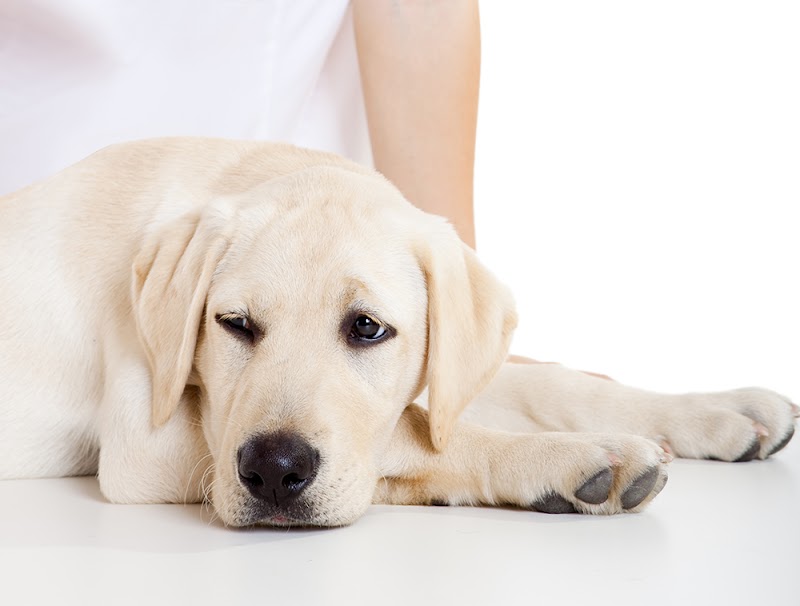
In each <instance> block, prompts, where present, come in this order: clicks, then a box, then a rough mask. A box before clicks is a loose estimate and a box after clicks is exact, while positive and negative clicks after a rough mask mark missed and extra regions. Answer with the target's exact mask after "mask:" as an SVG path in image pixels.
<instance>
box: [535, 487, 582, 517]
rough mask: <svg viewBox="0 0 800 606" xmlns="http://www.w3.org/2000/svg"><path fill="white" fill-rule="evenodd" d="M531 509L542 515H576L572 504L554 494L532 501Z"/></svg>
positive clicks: (576, 511)
mask: <svg viewBox="0 0 800 606" xmlns="http://www.w3.org/2000/svg"><path fill="white" fill-rule="evenodd" d="M531 508H532V509H533V510H534V511H540V512H542V513H578V510H577V509H575V506H574V505H573V504H572V503H570V502H569V501H567V500H566V499H565V498H564V497H562V496H561V495H558V494H556V493H554V492H551V493H550V494H547V495H545V496H544V497H542V498H541V499H539V500H538V501H534V502H533V504H532V505H531Z"/></svg>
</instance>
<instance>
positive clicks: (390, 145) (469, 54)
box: [353, 0, 480, 248]
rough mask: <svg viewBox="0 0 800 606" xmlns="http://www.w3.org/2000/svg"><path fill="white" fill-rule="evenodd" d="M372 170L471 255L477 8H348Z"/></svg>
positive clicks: (367, 4)
mask: <svg viewBox="0 0 800 606" xmlns="http://www.w3.org/2000/svg"><path fill="white" fill-rule="evenodd" d="M353 19H354V25H355V36H356V44H357V47H358V60H359V66H360V70H361V79H362V85H363V88H364V101H365V104H366V110H367V120H368V122H369V132H370V139H371V142H372V153H373V158H374V161H375V168H377V169H378V170H379V171H380V172H381V173H383V174H384V175H385V176H386V177H387V178H388V179H389V180H390V181H392V182H393V183H394V184H395V185H396V186H397V187H398V188H399V189H400V191H402V192H403V194H404V195H405V196H406V197H407V198H408V199H409V200H410V201H411V202H413V203H414V204H415V205H417V206H418V207H419V208H421V209H422V210H424V211H427V212H430V213H434V214H437V215H442V216H445V217H447V218H448V219H450V221H451V222H452V223H453V225H454V226H455V228H456V231H457V232H458V234H459V236H461V239H462V240H464V242H466V243H467V244H469V245H470V246H472V247H473V248H474V247H475V224H474V217H473V193H472V188H473V167H474V162H475V129H476V123H477V115H478V85H479V79H480V25H479V19H478V2H477V0H440V1H438V2H436V1H434V2H431V1H430V0H428V1H425V0H419V1H414V0H405V1H403V2H397V1H396V0H354V2H353Z"/></svg>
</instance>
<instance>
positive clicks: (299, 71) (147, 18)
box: [0, 0, 371, 194]
mask: <svg viewBox="0 0 800 606" xmlns="http://www.w3.org/2000/svg"><path fill="white" fill-rule="evenodd" d="M166 135H206V136H218V137H232V138H246V139H263V140H271V141H288V142H291V143H295V144H298V145H304V146H307V147H314V148H318V149H324V150H329V151H333V152H337V153H340V154H343V155H345V156H348V157H350V158H352V159H354V160H356V161H360V162H364V163H370V162H371V157H370V149H369V138H368V132H367V125H366V118H365V112H364V105H363V98H362V92H361V83H360V79H359V73H358V60H357V56H356V49H355V43H354V37H353V27H352V19H351V16H350V11H349V7H348V0H166V1H165V0H2V2H0V194H3V193H8V192H10V191H13V190H15V189H18V188H20V187H22V186H24V185H27V184H29V183H31V182H34V181H37V180H39V179H42V178H44V177H47V176H49V175H51V174H53V173H55V172H57V171H58V170H60V169H62V168H64V167H66V166H68V165H70V164H72V163H74V162H76V161H78V160H80V159H81V158H83V157H85V156H87V155H89V154H90V153H92V152H93V151H95V150H97V149H100V148H102V147H104V146H106V145H109V144H111V143H115V142H118V141H125V140H130V139H140V138H145V137H158V136H166Z"/></svg>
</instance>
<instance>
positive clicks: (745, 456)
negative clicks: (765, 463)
mask: <svg viewBox="0 0 800 606" xmlns="http://www.w3.org/2000/svg"><path fill="white" fill-rule="evenodd" d="M760 451H761V440H759V439H758V436H756V437H755V439H753V441H752V442H751V443H750V446H748V447H747V450H745V451H744V452H743V453H742V454H741V455H739V458H738V459H734V461H733V462H734V463H746V462H747V461H752V460H753V459H755V458H756V457H757V456H758V453H759V452H760Z"/></svg>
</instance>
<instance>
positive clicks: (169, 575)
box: [0, 0, 800, 606]
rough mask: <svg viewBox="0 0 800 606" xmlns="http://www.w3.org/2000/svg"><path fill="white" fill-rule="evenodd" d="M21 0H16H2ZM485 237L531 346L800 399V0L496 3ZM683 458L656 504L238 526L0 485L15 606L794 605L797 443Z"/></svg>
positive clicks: (70, 492) (685, 381) (664, 384)
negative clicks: (626, 511)
mask: <svg viewBox="0 0 800 606" xmlns="http://www.w3.org/2000/svg"><path fill="white" fill-rule="evenodd" d="M0 1H2V0H0ZM482 12H483V32H484V51H483V57H484V60H483V91H482V100H481V114H480V127H479V131H480V132H479V159H478V165H477V170H478V174H477V178H478V180H477V203H478V208H477V211H478V229H479V233H478V248H479V251H480V253H481V255H482V257H483V258H484V260H485V261H486V263H487V264H489V265H490V266H491V267H492V268H494V269H495V271H497V272H498V273H499V274H500V275H501V276H502V277H503V278H504V279H505V280H506V281H507V282H509V283H510V284H511V286H512V287H513V289H514V290H515V292H516V294H517V299H518V303H519V307H520V311H521V318H522V321H521V325H520V329H519V332H518V334H517V338H516V342H515V347H514V349H515V351H517V352H520V353H525V354H529V355H533V356H537V357H540V358H542V359H554V360H558V361H561V362H564V363H567V364H570V365H573V366H577V367H581V368H586V369H590V370H598V371H604V372H607V373H609V374H611V375H612V376H614V377H615V378H617V379H620V380H623V381H626V382H629V383H633V384H636V385H641V386H645V387H651V388H654V389H664V390H671V391H681V390H695V389H696V390H700V389H717V388H725V387H732V386H737V385H746V384H761V385H764V386H769V387H772V388H773V389H777V390H779V391H783V392H786V393H788V394H790V395H794V397H795V398H800V377H799V376H798V362H799V361H800V339H798V337H800V324H799V322H798V318H797V307H798V302H800V296H799V295H800V285H799V284H798V282H800V278H798V272H797V258H798V255H797V248H798V245H797V242H796V237H797V233H798V225H799V224H800V220H798V219H797V218H796V217H795V216H794V215H795V212H796V211H797V208H798V202H800V157H798V155H799V154H800V123H799V122H798V120H800V118H799V117H798V116H800V88H799V87H800V33H798V32H800V3H798V2H797V1H796V0H794V1H792V2H770V1H764V0H761V1H758V2H756V1H755V0H753V1H751V2H736V1H733V0H729V1H727V2H717V1H711V0H694V1H692V2H684V1H673V2H660V3H655V2H647V1H645V0H640V1H639V2H614V1H610V0H600V1H597V0H595V1H594V2H568V1H563V0H555V1H553V2H547V3H545V2H525V1H522V0H518V1H517V0H515V1H512V0H484V2H483V6H482ZM798 440H800V438H796V439H795V443H792V444H790V445H789V446H788V447H787V448H786V450H785V451H783V452H781V453H779V454H778V455H777V456H775V457H772V458H771V459H770V460H768V461H764V462H751V463H744V464H735V465H734V464H725V463H717V462H713V461H676V462H675V463H673V464H672V465H671V470H670V481H669V484H668V485H667V487H666V489H665V490H664V491H663V492H662V493H661V494H660V495H659V496H658V498H657V499H656V500H655V501H654V502H653V504H652V505H651V506H650V507H648V509H647V510H646V511H645V512H644V513H642V514H638V515H620V516H613V517H599V516H597V517H593V516H577V515H567V516H548V515H545V514H536V513H531V512H524V511H517V510H511V509H481V508H446V507H427V508H415V507H408V508H404V507H381V506H375V507H372V508H370V510H369V511H368V512H367V514H366V515H365V516H364V517H363V518H362V519H361V520H359V521H358V522H357V523H356V524H354V525H353V526H351V527H348V528H344V529H337V530H330V531H302V530H295V531H291V532H286V531H284V530H272V529H255V530H240V531H236V530H231V529H225V528H222V527H221V526H220V525H218V524H213V523H210V522H209V519H208V516H207V515H203V514H202V511H201V508H200V506H185V507H184V506H175V505H139V506H136V505H132V506H122V505H111V504H109V503H108V502H106V501H105V499H103V497H102V496H101V495H100V493H99V491H98V488H97V483H96V481H95V480H94V479H92V478H83V479H62V480H30V481H25V480H20V481H9V482H2V483H0V513H1V514H2V515H0V570H2V571H3V574H2V575H0V576H1V577H2V582H0V603H2V604H40V603H54V602H57V603H60V604H68V603H75V604H136V605H140V604H162V603H163V604H183V603H192V604H244V603H288V602H290V601H291V603H293V604H298V605H306V604H349V605H352V604H381V605H386V604H404V605H407V604H414V605H416V604H420V605H423V604H437V605H446V604H455V603H458V604H462V605H464V604H481V605H483V604H534V603H540V604H550V603H558V604H565V605H570V604H586V603H591V604H609V605H611V604H613V605H614V606H626V605H628V604H631V605H633V604H636V605H639V604H649V605H653V606H656V605H658V606H672V605H674V604H688V605H694V604H726V605H727V606H734V605H737V606H738V605H740V604H741V605H746V606H753V605H754V604H762V603H763V604H769V605H770V606H784V605H785V606H789V605H792V606H794V605H796V604H797V595H796V592H797V562H798V556H797V549H798V548H797V546H798V544H799V543H800V522H799V521H798V516H797V503H798V502H800V446H799V445H798V443H797V441H798Z"/></svg>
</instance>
